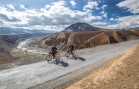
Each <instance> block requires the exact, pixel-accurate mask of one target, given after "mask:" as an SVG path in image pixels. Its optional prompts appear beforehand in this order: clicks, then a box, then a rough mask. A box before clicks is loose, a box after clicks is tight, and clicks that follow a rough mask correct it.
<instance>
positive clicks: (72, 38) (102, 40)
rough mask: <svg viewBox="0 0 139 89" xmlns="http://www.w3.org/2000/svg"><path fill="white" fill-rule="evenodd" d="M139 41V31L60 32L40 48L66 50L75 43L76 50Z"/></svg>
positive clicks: (45, 39)
mask: <svg viewBox="0 0 139 89" xmlns="http://www.w3.org/2000/svg"><path fill="white" fill-rule="evenodd" d="M134 39H139V30H99V31H84V32H59V33H55V34H53V35H51V36H49V37H46V38H44V39H42V40H41V41H40V43H39V44H40V47H47V46H46V45H48V46H52V45H53V44H54V45H56V46H58V47H59V48H60V49H61V50H65V49H66V47H67V45H68V44H69V43H71V42H72V43H74V45H75V49H82V48H89V47H95V46H98V45H104V44H112V43H118V42H122V41H127V40H134Z"/></svg>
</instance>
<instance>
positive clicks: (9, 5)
mask: <svg viewBox="0 0 139 89" xmlns="http://www.w3.org/2000/svg"><path fill="white" fill-rule="evenodd" d="M7 7H8V8H9V9H12V10H15V7H14V6H13V5H12V4H8V5H7Z"/></svg>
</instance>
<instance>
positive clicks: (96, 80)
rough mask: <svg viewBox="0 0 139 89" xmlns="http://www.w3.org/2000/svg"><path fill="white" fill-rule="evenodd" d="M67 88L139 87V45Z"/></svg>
mask: <svg viewBox="0 0 139 89" xmlns="http://www.w3.org/2000/svg"><path fill="white" fill-rule="evenodd" d="M67 89H139V45H136V46H134V47H133V48H131V49H129V50H128V51H126V52H125V53H123V54H121V55H119V56H117V57H115V58H113V59H112V60H111V61H110V62H108V63H106V64H105V65H103V66H102V67H100V68H99V69H96V70H95V71H93V72H92V73H91V74H89V76H87V77H85V78H83V79H81V80H80V81H78V82H76V83H74V84H73V85H71V86H69V87H67Z"/></svg>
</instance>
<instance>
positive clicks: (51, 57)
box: [46, 53, 60, 62]
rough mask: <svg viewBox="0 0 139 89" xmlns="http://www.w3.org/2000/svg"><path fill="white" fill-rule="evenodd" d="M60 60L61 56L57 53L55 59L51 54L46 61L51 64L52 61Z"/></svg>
mask: <svg viewBox="0 0 139 89" xmlns="http://www.w3.org/2000/svg"><path fill="white" fill-rule="evenodd" d="M59 58H60V55H59V54H58V53H56V54H55V58H54V57H53V55H52V54H49V55H47V56H46V60H47V61H48V62H50V61H51V60H52V59H56V60H57V59H59Z"/></svg>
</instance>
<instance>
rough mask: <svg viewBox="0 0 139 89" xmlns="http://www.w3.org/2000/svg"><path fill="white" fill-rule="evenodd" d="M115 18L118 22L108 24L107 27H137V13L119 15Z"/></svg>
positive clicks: (138, 22) (138, 21)
mask: <svg viewBox="0 0 139 89" xmlns="http://www.w3.org/2000/svg"><path fill="white" fill-rule="evenodd" d="M111 20H115V21H117V22H118V23H117V24H114V25H109V26H107V27H109V28H132V27H139V15H132V16H125V17H119V18H117V19H111Z"/></svg>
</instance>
